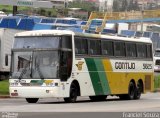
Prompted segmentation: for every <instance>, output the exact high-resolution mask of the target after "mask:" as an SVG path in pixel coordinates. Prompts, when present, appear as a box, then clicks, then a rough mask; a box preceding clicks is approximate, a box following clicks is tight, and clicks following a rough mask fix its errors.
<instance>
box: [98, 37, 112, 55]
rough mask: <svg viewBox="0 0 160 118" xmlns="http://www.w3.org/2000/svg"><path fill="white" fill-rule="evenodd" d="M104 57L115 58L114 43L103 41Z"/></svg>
mask: <svg viewBox="0 0 160 118" xmlns="http://www.w3.org/2000/svg"><path fill="white" fill-rule="evenodd" d="M101 44H102V55H107V56H113V42H112V41H104V40H102V43H101Z"/></svg>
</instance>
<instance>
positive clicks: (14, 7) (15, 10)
mask: <svg viewBox="0 0 160 118" xmlns="http://www.w3.org/2000/svg"><path fill="white" fill-rule="evenodd" d="M17 9H18V8H17V6H13V13H12V14H13V16H15V15H16V14H17Z"/></svg>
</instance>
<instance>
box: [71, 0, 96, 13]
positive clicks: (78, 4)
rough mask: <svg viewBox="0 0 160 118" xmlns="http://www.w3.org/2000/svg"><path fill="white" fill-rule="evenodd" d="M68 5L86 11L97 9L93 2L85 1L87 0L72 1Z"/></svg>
mask: <svg viewBox="0 0 160 118" xmlns="http://www.w3.org/2000/svg"><path fill="white" fill-rule="evenodd" d="M68 7H69V8H81V9H82V10H84V11H87V12H91V11H96V10H97V8H96V7H95V4H94V3H93V2H87V1H74V2H71V3H69V5H68Z"/></svg>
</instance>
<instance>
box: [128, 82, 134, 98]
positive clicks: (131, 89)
mask: <svg viewBox="0 0 160 118" xmlns="http://www.w3.org/2000/svg"><path fill="white" fill-rule="evenodd" d="M135 89H136V87H135V84H134V83H133V82H130V83H129V88H128V94H127V99H128V100H133V99H134V95H135Z"/></svg>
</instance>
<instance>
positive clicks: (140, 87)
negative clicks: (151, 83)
mask: <svg viewBox="0 0 160 118" xmlns="http://www.w3.org/2000/svg"><path fill="white" fill-rule="evenodd" d="M141 92H142V84H141V83H140V82H139V81H138V83H137V87H136V90H135V95H134V99H140V97H141Z"/></svg>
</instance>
